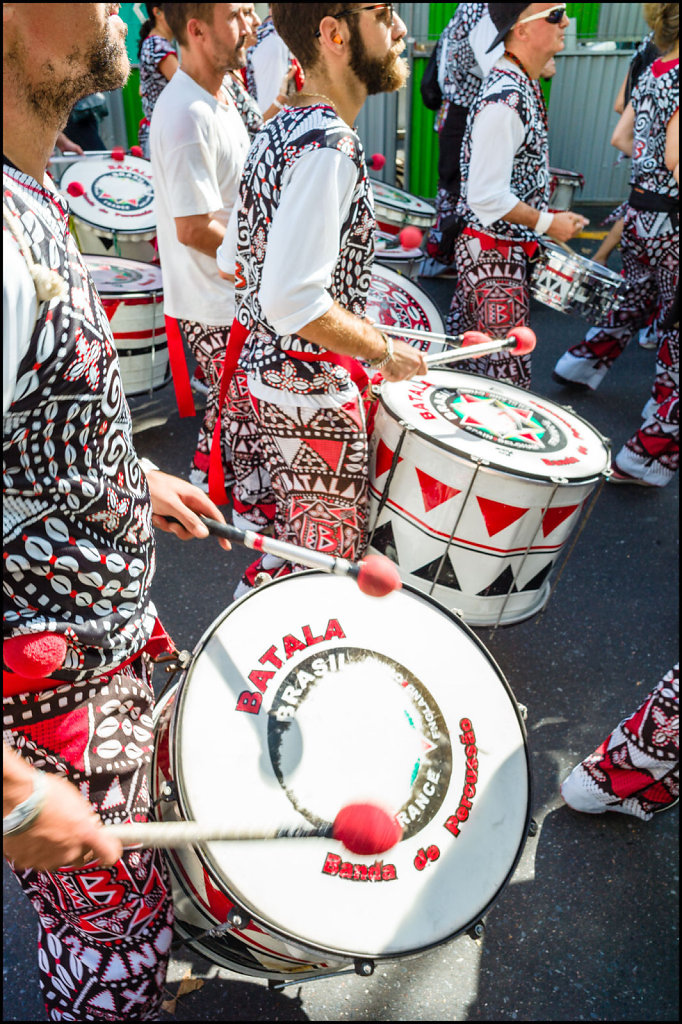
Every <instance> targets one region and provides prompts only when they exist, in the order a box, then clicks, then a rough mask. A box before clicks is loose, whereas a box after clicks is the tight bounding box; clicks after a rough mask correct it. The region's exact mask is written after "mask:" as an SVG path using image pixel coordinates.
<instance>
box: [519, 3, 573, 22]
mask: <svg viewBox="0 0 682 1024" xmlns="http://www.w3.org/2000/svg"><path fill="white" fill-rule="evenodd" d="M565 13H566V4H561V5H560V6H558V7H552V8H551V10H549V11H539V12H538V13H537V14H531V15H530V17H529V18H521V20H520V21H519V22H518V24H519V25H525V24H526V22H527V21H540V20H544V21H547V22H549V24H550V25H558V24H559V22H560V21H562V20H563V17H564V14H565Z"/></svg>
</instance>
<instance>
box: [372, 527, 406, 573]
mask: <svg viewBox="0 0 682 1024" xmlns="http://www.w3.org/2000/svg"><path fill="white" fill-rule="evenodd" d="M371 547H373V548H375V549H376V550H377V551H380V552H381V554H382V555H386V558H390V559H391V561H392V562H395V564H396V565H399V564H400V563H399V561H398V548H397V547H396V543H395V534H394V533H393V527H392V526H391V524H390V523H384V525H383V526H378V527H377V528H376V530H375V531H374V536H373V537H372V543H371Z"/></svg>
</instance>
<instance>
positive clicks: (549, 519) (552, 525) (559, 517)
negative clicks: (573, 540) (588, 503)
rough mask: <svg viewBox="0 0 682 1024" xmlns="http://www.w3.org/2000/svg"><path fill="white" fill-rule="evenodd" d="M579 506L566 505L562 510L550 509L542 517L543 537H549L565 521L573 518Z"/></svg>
mask: <svg viewBox="0 0 682 1024" xmlns="http://www.w3.org/2000/svg"><path fill="white" fill-rule="evenodd" d="M577 508H578V505H564V506H563V507H562V508H548V509H547V511H546V512H545V514H544V516H543V517H542V535H543V537H547V536H549V534H550V533H552V532H553V531H554V530H556V528H557V526H559V525H560V524H561V523H563V521H564V519H568V517H569V516H572V515H573V513H574V512H575V510H576V509H577Z"/></svg>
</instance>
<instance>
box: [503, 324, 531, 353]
mask: <svg viewBox="0 0 682 1024" xmlns="http://www.w3.org/2000/svg"><path fill="white" fill-rule="evenodd" d="M507 337H508V338H513V339H514V340H515V341H516V345H515V346H514V348H511V349H509V351H510V352H511V354H512V355H514V356H525V355H526V354H527V353H528V352H532V351H533V349H534V348H535V344H536V341H537V338H536V337H535V331H531V329H530V327H515V328H514V329H513V330H512V331H508V332H507Z"/></svg>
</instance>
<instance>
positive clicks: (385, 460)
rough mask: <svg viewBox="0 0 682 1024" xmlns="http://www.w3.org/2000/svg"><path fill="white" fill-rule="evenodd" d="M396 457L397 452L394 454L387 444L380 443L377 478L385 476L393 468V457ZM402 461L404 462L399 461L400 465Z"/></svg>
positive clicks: (400, 459) (378, 447) (378, 446)
mask: <svg viewBox="0 0 682 1024" xmlns="http://www.w3.org/2000/svg"><path fill="white" fill-rule="evenodd" d="M394 455H395V452H392V451H391V449H390V448H389V447H388V445H387V444H385V443H384V442H383V441H379V444H378V445H377V460H376V475H377V477H380V476H383V475H384V473H386V472H388V470H389V469H390V468H391V465H392V463H393V456H394ZM402 461H403V460H402V458H399V459H398V462H399V463H400V462H402Z"/></svg>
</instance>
